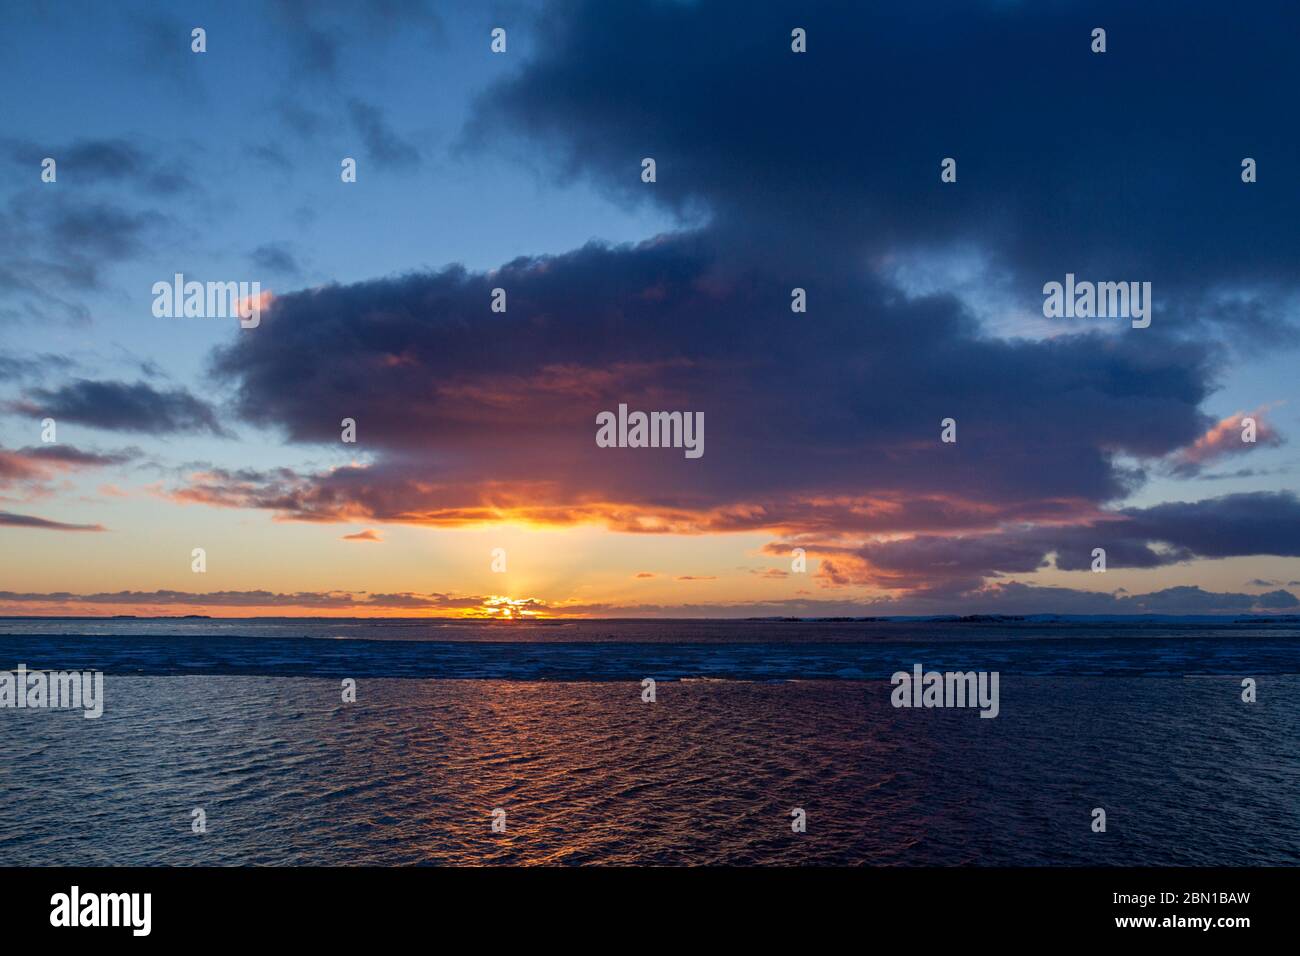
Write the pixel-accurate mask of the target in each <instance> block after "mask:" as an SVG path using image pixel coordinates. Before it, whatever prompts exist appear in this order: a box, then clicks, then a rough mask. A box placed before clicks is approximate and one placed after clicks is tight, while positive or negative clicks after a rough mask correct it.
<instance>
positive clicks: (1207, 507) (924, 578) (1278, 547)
mask: <svg viewBox="0 0 1300 956" xmlns="http://www.w3.org/2000/svg"><path fill="white" fill-rule="evenodd" d="M1096 548H1101V549H1103V550H1104V551H1105V554H1106V564H1105V567H1106V569H1107V570H1111V569H1119V568H1156V567H1163V566H1166V565H1170V564H1177V563H1182V562H1186V561H1191V560H1194V559H1198V558H1211V559H1213V558H1231V557H1240V556H1244V555H1254V554H1264V555H1274V556H1282V557H1300V499H1297V497H1296V496H1295V494H1294V493H1292V492H1254V493H1246V494H1236V495H1225V496H1223V497H1219V498H1210V499H1205V500H1202V501H1196V502H1170V503H1167V504H1161V505H1155V506H1153V507H1149V508H1125V509H1121V510H1118V511H1115V512H1112V513H1107V514H1106V515H1104V516H1103V517H1101V518H1100V519H1099V520H1096V521H1092V522H1088V523H1085V524H1073V525H1066V526H1055V527H1054V526H1051V525H1045V526H1036V527H1027V528H1009V529H1003V530H999V531H996V532H993V533H988V534H979V535H937V534H931V535H917V536H914V537H910V538H906V539H900V540H893V541H881V542H874V543H869V544H866V545H863V546H861V547H857V548H844V547H840V548H835V547H831V548H826V549H821V550H822V552H823V553H824V554H825V555H826V556H827V558H826V561H825V562H824V563H823V566H822V568H821V569H819V574H820V575H821V576H822V577H823V579H824V580H825V581H826V582H827V583H829V584H832V585H835V586H846V585H853V584H868V585H873V586H877V587H886V588H891V589H902V590H915V591H925V592H929V593H933V594H936V595H937V594H946V595H954V596H955V595H967V594H969V593H971V592H974V591H976V590H978V589H979V588H980V587H982V586H983V585H984V583H985V582H986V581H987V580H988V579H990V578H996V577H1002V576H1006V575H1012V574H1028V573H1031V572H1034V571H1037V570H1039V569H1042V568H1045V567H1048V566H1050V565H1051V564H1052V563H1053V562H1052V561H1050V560H1049V557H1050V556H1052V555H1054V556H1055V561H1054V564H1055V567H1057V568H1059V569H1061V570H1063V571H1087V570H1089V569H1091V567H1092V564H1093V560H1094V558H1093V550H1094V549H1096ZM809 550H810V551H812V552H813V553H817V551H818V550H819V549H817V548H815V547H814V546H809ZM768 551H769V553H772V554H782V553H788V551H789V545H784V544H773V545H771V546H769V548H768Z"/></svg>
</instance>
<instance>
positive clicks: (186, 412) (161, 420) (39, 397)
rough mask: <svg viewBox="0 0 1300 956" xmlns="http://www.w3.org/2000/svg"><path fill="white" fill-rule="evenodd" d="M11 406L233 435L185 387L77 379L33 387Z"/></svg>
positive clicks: (110, 425)
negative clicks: (162, 388)
mask: <svg viewBox="0 0 1300 956" xmlns="http://www.w3.org/2000/svg"><path fill="white" fill-rule="evenodd" d="M11 408H13V410H15V411H18V412H21V413H23V414H27V415H33V416H37V417H41V418H44V417H50V418H53V419H55V420H56V421H70V422H76V423H78V424H82V425H90V426H92V427H94V428H103V429H106V430H109V431H126V432H150V433H153V434H160V435H167V434H176V433H207V434H210V435H218V436H221V437H226V438H228V437H230V432H228V431H227V430H226V429H225V428H224V427H222V425H221V423H220V421H219V420H218V419H217V414H216V411H215V410H214V409H213V408H212V406H211V405H209V404H208V403H207V402H205V401H203V400H202V399H199V398H196V397H194V396H193V395H191V394H190V393H189V392H188V391H186V390H185V389H182V388H176V389H169V390H166V391H159V390H157V389H155V388H153V387H152V386H151V385H148V384H147V383H145V382H136V383H134V384H128V383H126V382H111V381H91V380H88V379H77V380H75V381H73V382H72V383H70V384H68V385H64V386H62V387H60V388H57V389H43V388H37V389H32V390H30V391H29V392H28V393H27V397H26V398H24V399H22V400H21V401H17V402H14V403H12V405H11Z"/></svg>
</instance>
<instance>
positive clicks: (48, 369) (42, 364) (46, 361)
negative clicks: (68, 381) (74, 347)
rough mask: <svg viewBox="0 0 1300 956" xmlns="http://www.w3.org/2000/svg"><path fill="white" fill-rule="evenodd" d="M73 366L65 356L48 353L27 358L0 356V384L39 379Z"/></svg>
mask: <svg viewBox="0 0 1300 956" xmlns="http://www.w3.org/2000/svg"><path fill="white" fill-rule="evenodd" d="M75 364H76V363H74V362H73V361H72V359H70V358H67V357H66V356H63V355H52V354H50V353H44V354H39V355H38V354H33V355H27V356H21V355H0V382H3V381H19V380H21V379H29V378H34V379H40V378H43V377H45V376H46V375H47V374H51V373H59V372H67V371H68V370H69V369H71V368H73V367H74V365H75Z"/></svg>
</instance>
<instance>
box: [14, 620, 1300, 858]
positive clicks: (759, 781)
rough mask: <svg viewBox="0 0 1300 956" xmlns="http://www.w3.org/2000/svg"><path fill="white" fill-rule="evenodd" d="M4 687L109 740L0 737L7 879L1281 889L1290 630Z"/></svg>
mask: <svg viewBox="0 0 1300 956" xmlns="http://www.w3.org/2000/svg"><path fill="white" fill-rule="evenodd" d="M20 664H22V665H26V667H27V669H28V670H29V671H37V670H39V671H100V672H102V673H103V674H104V675H105V677H104V683H103V687H104V701H103V713H102V716H100V717H98V718H97V719H86V718H85V717H84V716H83V714H82V712H81V711H79V710H74V709H41V708H16V707H0V865H28V866H54V865H58V866H135V865H168V866H210V865H221V866H225V865H323V866H361V865H385V866H387V865H468V866H478V865H566V866H567V865H580V864H596V865H615V866H618V865H653V866H699V865H712V866H716V865H735V866H765V865H766V866H771V865H776V866H863V865H865V866H1210V865H1227V866H1239V865H1270V866H1278V865H1295V864H1297V863H1300V618H1296V617H1278V618H1240V619H1190V618H1189V619H1176V618H1144V619H1092V618H1029V619H1017V618H1000V617H996V616H993V617H977V618H971V619H936V620H897V619H889V620H876V619H865V620H850V619H836V620H798V619H779V620H778V619H761V620H582V621H531V622H514V623H506V622H483V621H463V620H456V621H451V620H429V619H420V620H416V619H382V620H375V619H365V620H362V619H347V620H341V619H305V618H247V619H218V618H93V619H87V618H80V619H78V618H4V619H0V672H3V671H5V670H8V671H10V672H13V671H15V670H16V669H17V668H18V666H19V665H20ZM917 665H920V667H921V668H922V670H923V671H924V672H931V671H937V672H941V673H945V672H961V673H967V672H984V673H986V674H992V673H996V674H997V675H998V683H997V687H998V707H997V716H996V717H993V718H991V719H990V718H985V717H981V716H980V710H979V709H978V708H976V707H974V706H967V707H960V706H949V707H939V706H936V707H924V706H923V707H911V706H909V707H903V706H896V703H897V694H896V689H897V688H896V686H895V684H894V682H893V681H892V677H893V675H895V674H896V673H898V672H909V673H910V672H913V670H914V668H915V667H916V666H917ZM1098 811H1100V815H1099V814H1098Z"/></svg>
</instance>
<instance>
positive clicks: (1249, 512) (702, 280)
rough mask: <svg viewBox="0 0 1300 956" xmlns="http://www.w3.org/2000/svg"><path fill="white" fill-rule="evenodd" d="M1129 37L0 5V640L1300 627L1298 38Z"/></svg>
mask: <svg viewBox="0 0 1300 956" xmlns="http://www.w3.org/2000/svg"><path fill="white" fill-rule="evenodd" d="M1135 6H1136V5H1133V4H1131V3H1088V4H1083V3H1071V2H1035V3H1016V2H1007V0H997V2H995V0H985V2H979V0H962V2H955V0H954V2H935V3H930V4H925V5H917V4H903V3H900V4H862V3H856V2H855V3H848V2H845V3H817V2H813V3H804V4H798V5H791V4H757V5H756V4H753V3H738V2H735V3H733V2H712V3H707V4H705V3H693V2H683V0H653V2H652V0H622V2H619V3H608V2H599V0H571V2H569V0H566V2H545V0H539V2H528V3H525V2H519V3H484V4H478V3H473V4H471V3H421V2H417V0H379V2H375V3H370V4H366V5H364V6H362V5H358V4H354V3H343V2H328V0H313V2H310V3H308V2H299V0H267V2H258V3H253V2H247V3H246V2H238V0H236V2H222V3H184V2H168V3H129V2H127V3H115V4H112V5H108V4H101V3H90V2H86V3H75V2H74V3H61V4H57V5H56V4H48V5H47V4H32V5H25V4H24V5H14V4H11V5H7V6H6V7H5V8H4V9H3V10H0V84H2V88H3V89H4V90H5V91H6V95H5V96H4V97H3V101H2V102H0V251H2V252H3V255H2V256H0V615H4V614H168V615H170V614H214V615H231V616H247V615H257V614H285V615H289V614H322V615H340V616H365V615H384V616H392V615H403V616H405V615H411V616H457V617H460V616H473V617H519V616H538V617H542V616H552V617H563V616H597V617H599V616H610V617H664V616H667V617H671V616H683V617H706V616H707V617H712V616H737V617H744V616H756V615H789V616H812V615H891V614H964V613H1010V614H1020V613H1065V614H1139V613H1168V614H1177V613H1188V614H1206V613H1222V614H1229V615H1236V614H1244V613H1260V614H1273V613H1297V612H1300V599H1297V595H1300V499H1297V497H1296V491H1295V489H1296V481H1295V476H1296V467H1297V452H1296V447H1295V445H1294V443H1293V436H1295V435H1296V434H1297V433H1300V403H1298V402H1297V401H1296V398H1297V395H1296V393H1297V390H1298V389H1297V384H1296V382H1297V375H1296V371H1295V370H1296V358H1297V345H1298V344H1300V335H1298V334H1297V333H1298V331H1300V271H1298V270H1297V267H1296V262H1297V261H1300V259H1298V257H1297V253H1300V248H1298V247H1300V232H1298V231H1297V230H1296V228H1295V223H1296V222H1297V221H1300V192H1298V191H1297V189H1296V187H1295V181H1294V174H1293V167H1294V165H1295V162H1296V160H1297V158H1298V154H1300V131H1297V129H1296V126H1295V124H1294V123H1293V122H1290V120H1289V119H1288V117H1289V112H1288V107H1287V105H1286V104H1288V103H1289V99H1288V98H1287V97H1288V96H1289V94H1290V91H1292V90H1294V89H1295V88H1296V85H1297V81H1300V62H1298V61H1297V60H1296V58H1295V57H1294V55H1293V51H1292V49H1291V42H1292V40H1291V38H1293V37H1294V35H1295V32H1296V29H1297V27H1300V10H1297V9H1296V8H1295V6H1294V4H1290V3H1284V2H1277V3H1261V4H1257V5H1255V7H1253V8H1252V12H1251V14H1250V15H1249V16H1246V15H1245V14H1244V13H1242V14H1233V15H1230V16H1229V15H1225V14H1224V13H1223V12H1222V9H1221V8H1219V7H1218V6H1217V5H1213V4H1209V3H1151V4H1142V5H1140V8H1139V9H1134V7H1135ZM200 27H201V28H202V29H203V30H204V31H205V41H206V48H205V50H204V51H203V52H196V51H195V50H194V49H193V48H192V47H193V43H194V40H193V35H192V31H193V30H194V29H195V28H200ZM1097 28H1101V29H1104V30H1105V40H1106V49H1105V51H1104V52H1094V50H1093V46H1095V40H1094V37H1093V31H1094V30H1095V29H1097ZM497 29H500V30H504V31H505V33H504V36H505V48H504V50H502V51H496V50H494V49H493V31H494V30H497ZM796 29H799V30H803V31H804V36H805V38H806V50H805V51H804V52H796V51H795V50H794V49H793V48H792V43H793V41H792V31H794V30H796ZM499 45H500V44H499V43H498V46H499ZM46 158H52V159H54V160H55V162H56V167H55V168H56V176H55V179H54V181H52V182H47V181H44V179H43V176H42V171H43V160H45V159H46ZM647 158H651V159H653V160H654V179H653V181H649V182H648V181H646V176H645V174H644V169H645V167H644V163H643V160H645V159H647ZM947 158H952V159H954V160H955V181H944V177H943V176H942V175H941V173H942V163H943V161H944V160H945V159H947ZM1246 158H1250V159H1253V160H1254V168H1255V173H1256V178H1255V181H1253V182H1245V181H1243V160H1244V159H1246ZM345 159H352V160H354V161H355V168H356V177H355V182H345V181H344V177H343V176H342V175H341V169H342V165H343V162H344V160H345ZM176 273H181V274H183V275H184V276H185V278H186V280H190V281H198V282H232V281H233V282H249V283H252V282H258V283H260V286H259V287H260V289H261V290H262V292H263V298H262V300H261V301H262V302H263V303H264V309H263V311H262V313H261V316H260V322H259V324H258V325H257V326H256V327H255V328H243V327H241V324H240V323H239V321H238V320H237V319H232V318H222V317H216V316H208V317H199V316H191V317H160V316H158V315H155V309H154V291H153V288H154V285H155V283H158V282H167V283H170V282H171V280H172V277H173V275H175V274H176ZM1067 274H1070V275H1074V276H1075V277H1076V278H1077V279H1078V280H1079V281H1093V282H1137V283H1150V289H1151V290H1152V291H1151V299H1150V303H1151V323H1150V325H1149V327H1146V328H1136V327H1134V326H1133V324H1132V323H1130V321H1129V320H1128V319H1127V318H1116V317H1106V318H1102V317H1098V318H1092V317H1087V318H1064V317H1047V316H1046V315H1045V313H1044V286H1045V284H1047V283H1050V282H1062V283H1063V282H1065V277H1066V276H1067ZM496 289H502V290H504V311H495V310H494V309H493V302H494V298H495V293H494V290H496ZM795 289H802V290H804V301H805V303H806V311H794V309H793V308H792V303H793V302H794V299H793V297H792V290H795ZM620 405H626V406H627V407H628V408H629V409H630V410H632V411H636V410H641V411H645V412H651V411H680V412H683V413H688V414H690V415H692V416H702V419H703V421H704V423H705V428H704V432H703V435H704V444H703V454H701V455H700V456H699V457H689V456H687V455H686V454H684V453H683V450H682V449H680V448H639V447H601V445H600V444H599V443H598V441H597V431H598V429H597V416H598V415H600V413H602V412H605V411H615V412H616V411H617V409H618V408H619V406H620ZM1246 418H1249V419H1251V420H1253V422H1254V423H1255V435H1254V438H1255V440H1254V441H1244V440H1242V435H1243V429H1244V419H1246ZM345 419H347V420H351V421H352V422H354V423H355V439H356V440H355V441H345V440H344V437H345V435H344V427H343V423H344V420H345ZM947 419H952V420H953V421H954V422H955V426H954V429H950V430H949V435H948V437H950V438H951V437H954V436H953V434H952V433H953V432H954V431H955V441H944V440H943V437H944V434H943V433H944V426H943V423H944V422H945V420H947ZM50 421H52V422H53V424H54V430H53V434H51V432H50V429H49V428H48V427H47V423H48V422H50ZM50 439H53V440H50ZM195 549H201V561H200V560H199V558H197V557H196V551H195ZM797 549H799V550H797ZM1096 549H1102V551H1104V558H1105V567H1104V570H1099V569H1097V567H1096V565H1097V560H1096ZM800 555H802V559H801V558H800ZM196 568H201V570H196Z"/></svg>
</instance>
